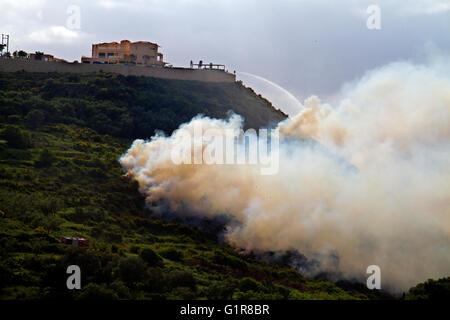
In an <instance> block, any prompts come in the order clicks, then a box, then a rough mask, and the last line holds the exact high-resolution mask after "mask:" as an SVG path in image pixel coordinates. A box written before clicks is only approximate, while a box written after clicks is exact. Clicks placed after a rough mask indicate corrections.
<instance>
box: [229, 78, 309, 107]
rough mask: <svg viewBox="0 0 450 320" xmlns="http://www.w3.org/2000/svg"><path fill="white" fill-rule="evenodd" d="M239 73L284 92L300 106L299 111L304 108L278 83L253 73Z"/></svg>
mask: <svg viewBox="0 0 450 320" xmlns="http://www.w3.org/2000/svg"><path fill="white" fill-rule="evenodd" d="M237 73H238V74H242V75H245V76H249V77H253V78H255V79H258V80H261V81H263V82H265V83H267V84H269V85H270V86H272V87H274V88H276V89H278V90H279V91H281V92H283V93H284V94H285V95H286V96H287V97H288V98H289V99H291V100H293V101H294V102H295V103H297V104H298V107H299V110H301V109H302V108H303V105H302V103H301V102H300V101H298V99H297V98H296V97H295V96H294V95H293V94H292V93H290V92H289V91H287V90H286V89H285V88H283V87H282V86H280V85H278V84H276V83H274V82H272V81H270V80H267V79H266V78H263V77H261V76H257V75H255V74H252V73H248V72H242V71H239V72H237ZM292 115H293V114H291V115H290V116H292Z"/></svg>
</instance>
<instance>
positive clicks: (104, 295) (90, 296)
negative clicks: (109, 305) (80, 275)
mask: <svg viewBox="0 0 450 320" xmlns="http://www.w3.org/2000/svg"><path fill="white" fill-rule="evenodd" d="M118 298H119V297H118V296H117V294H116V293H115V292H114V291H113V290H111V289H108V288H107V287H106V286H105V285H103V284H101V285H99V284H96V283H92V282H91V283H89V284H88V285H87V286H86V287H84V289H83V291H82V292H81V294H80V295H79V296H78V299H82V300H84V299H86V300H117V299H118Z"/></svg>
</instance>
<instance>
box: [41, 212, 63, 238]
mask: <svg viewBox="0 0 450 320" xmlns="http://www.w3.org/2000/svg"><path fill="white" fill-rule="evenodd" d="M61 224H62V220H61V219H60V218H58V217H57V216H55V215H49V216H44V218H43V219H42V227H43V228H44V230H45V231H46V232H47V235H50V232H52V231H55V230H58V228H59V226H60V225H61Z"/></svg>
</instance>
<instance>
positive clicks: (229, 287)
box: [205, 281, 236, 300]
mask: <svg viewBox="0 0 450 320" xmlns="http://www.w3.org/2000/svg"><path fill="white" fill-rule="evenodd" d="M235 290H236V284H235V283H234V282H233V281H226V282H220V283H215V284H213V285H211V286H209V287H208V288H207V289H206V291H205V295H206V297H207V298H208V299H209V300H229V299H231V297H232V296H233V293H234V291H235Z"/></svg>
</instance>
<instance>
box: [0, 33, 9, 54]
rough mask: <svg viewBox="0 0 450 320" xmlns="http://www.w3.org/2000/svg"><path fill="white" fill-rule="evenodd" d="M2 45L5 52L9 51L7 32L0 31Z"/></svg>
mask: <svg viewBox="0 0 450 320" xmlns="http://www.w3.org/2000/svg"><path fill="white" fill-rule="evenodd" d="M5 42H6V43H5ZM3 45H6V54H8V52H9V34H3V33H2V46H3Z"/></svg>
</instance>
